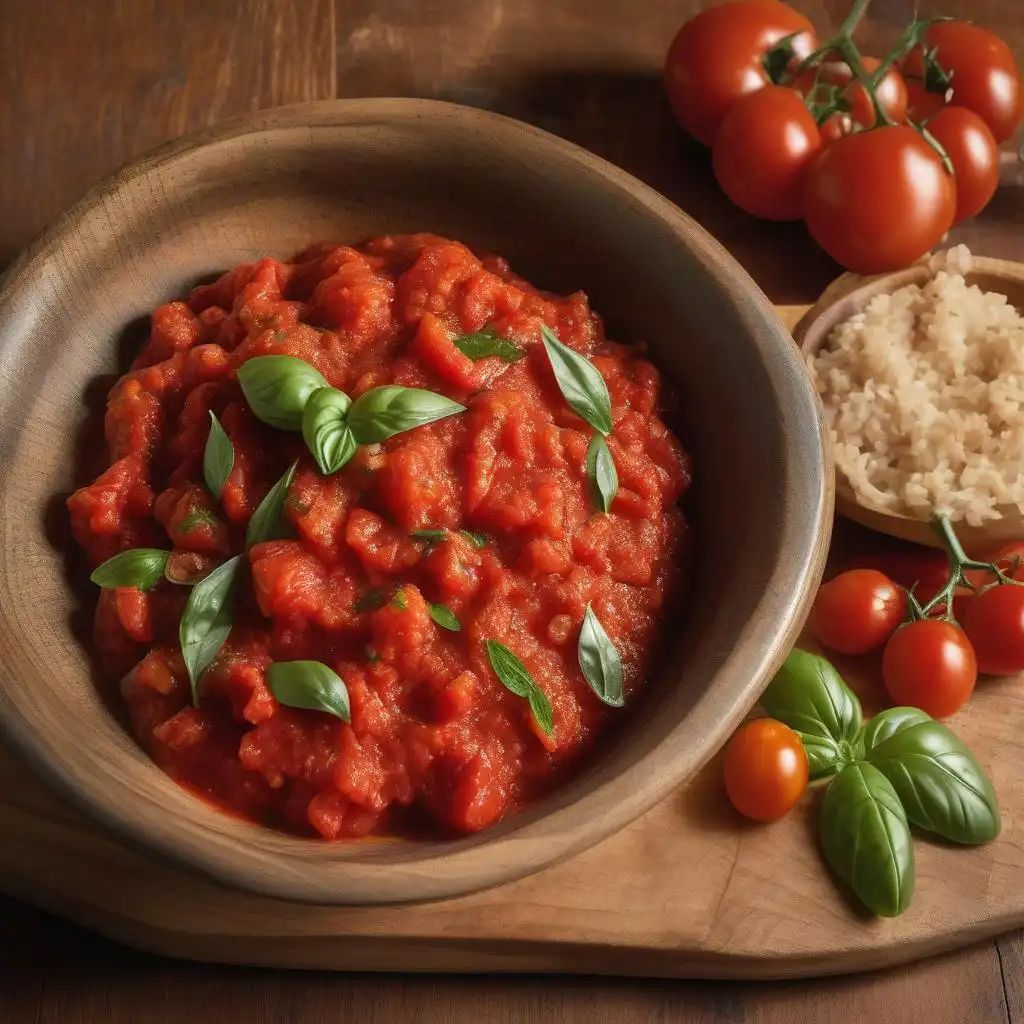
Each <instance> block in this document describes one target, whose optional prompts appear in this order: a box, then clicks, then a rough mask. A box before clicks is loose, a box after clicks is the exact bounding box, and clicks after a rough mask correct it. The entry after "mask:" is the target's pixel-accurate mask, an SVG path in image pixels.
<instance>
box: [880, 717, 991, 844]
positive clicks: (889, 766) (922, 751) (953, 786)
mask: <svg viewBox="0 0 1024 1024" xmlns="http://www.w3.org/2000/svg"><path fill="white" fill-rule="evenodd" d="M864 744H865V747H866V748H867V753H866V755H865V756H866V757H867V760H868V761H869V762H870V763H871V764H873V765H874V766H875V767H876V768H877V769H878V770H879V771H880V772H881V773H882V774H883V775H884V776H885V777H886V778H887V779H888V780H889V782H890V783H892V786H893V788H894V789H895V790H896V792H897V793H898V794H899V798H900V802H901V803H902V804H903V808H904V810H905V811H906V812H907V817H908V818H909V819H910V821H911V822H912V823H913V824H915V825H917V827H918V828H923V829H925V830H926V831H928V832H934V833H935V834H936V835H939V836H942V837H943V838H944V839H949V840H951V841H952V842H954V843H968V844H972V845H973V844H977V843H987V842H990V841H991V840H993V839H995V838H996V836H998V835H999V830H1000V827H1001V824H1000V820H999V802H998V799H997V798H996V791H995V789H994V788H993V786H992V782H991V781H990V780H989V778H988V776H987V775H986V774H985V772H984V771H983V770H982V768H981V765H979V764H978V762H977V760H976V759H975V757H974V755H973V754H972V753H971V752H970V750H968V749H967V746H966V745H965V744H964V743H963V742H962V741H961V740H959V739H957V737H956V736H954V735H953V733H951V732H950V731H949V729H947V728H946V726H944V725H943V724H942V723H941V722H935V721H933V720H932V719H931V718H929V717H928V716H927V715H926V714H925V713H924V712H923V711H919V710H918V709H917V708H892V709H890V710H889V711H883V712H882V714H880V715H878V716H876V717H875V718H873V719H872V720H871V722H870V723H869V724H868V727H867V729H865V730H864Z"/></svg>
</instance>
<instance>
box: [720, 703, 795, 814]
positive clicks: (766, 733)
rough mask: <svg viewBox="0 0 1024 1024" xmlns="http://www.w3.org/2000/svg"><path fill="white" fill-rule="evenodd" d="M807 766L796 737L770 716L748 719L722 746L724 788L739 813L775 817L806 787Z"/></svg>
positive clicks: (791, 804) (787, 808) (792, 803)
mask: <svg viewBox="0 0 1024 1024" xmlns="http://www.w3.org/2000/svg"><path fill="white" fill-rule="evenodd" d="M809 776H810V768H809V766H808V764H807V753H806V751H805V750H804V745H803V743H801V742H800V737H799V736H797V734H796V733H795V732H793V730H792V729H790V728H789V726H788V725H783V724H782V722H777V721H775V719H773V718H758V719H755V720H754V721H753V722H748V723H747V724H746V725H745V726H743V728H742V729H740V731H739V732H737V733H736V735H735V736H733V738H732V739H731V740H730V741H729V745H728V746H727V747H726V748H725V791H726V792H727V793H728V794H729V799H730V800H731V801H732V805H733V806H734V807H735V808H736V810H737V811H739V812H740V814H743V815H745V816H746V817H748V818H753V819H754V820H755V821H775V820H776V819H778V818H781V817H782V816H783V815H784V814H786V813H787V812H788V811H789V810H790V809H791V808H792V807H793V805H794V804H795V803H796V802H797V801H798V800H799V799H800V797H801V796H803V794H804V791H805V790H806V789H807V780H808V778H809Z"/></svg>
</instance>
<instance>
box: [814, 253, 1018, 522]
mask: <svg viewBox="0 0 1024 1024" xmlns="http://www.w3.org/2000/svg"><path fill="white" fill-rule="evenodd" d="M930 266H931V269H932V271H933V274H934V276H933V277H932V279H931V280H930V281H929V282H928V283H927V284H925V285H924V286H919V285H910V286H907V287H905V288H900V289H898V290H896V291H895V292H892V293H891V294H886V295H878V296H876V297H875V298H874V299H872V300H871V302H870V303H868V305H867V307H866V308H865V309H864V311H863V312H860V313H857V314H855V315H854V316H852V317H851V318H850V319H849V320H847V321H845V322H844V323H842V324H839V325H838V326H837V327H836V328H835V329H834V330H833V331H832V332H831V334H830V335H829V337H828V340H827V342H826V344H825V345H824V346H823V348H822V350H821V351H820V352H819V354H818V355H817V356H814V357H812V358H811V359H810V360H809V366H810V371H811V377H812V379H813V380H814V384H815V387H816V388H817V390H818V394H819V395H820V396H821V400H822V403H823V405H824V407H825V421H826V423H827V424H828V427H829V429H830V430H831V434H832V441H833V444H834V446H835V456H836V464H837V466H838V468H839V470H840V471H841V472H842V473H843V474H844V475H845V476H846V479H847V480H848V481H849V482H850V485H851V486H852V488H853V489H854V491H855V492H856V493H857V495H858V496H859V497H860V498H861V500H863V501H864V502H866V503H867V504H870V505H874V506H876V507H878V508H883V509H888V510H891V511H894V512H902V513H904V514H907V515H912V516H915V517H918V518H921V519H927V518H928V517H929V516H930V515H931V514H932V512H933V511H941V512H945V513H947V514H948V515H949V517H950V518H951V519H953V520H962V521H966V522H967V523H968V524H969V525H971V526H978V525H980V524H981V523H983V522H985V521H987V520H992V519H1000V518H1002V514H1003V513H1002V511H1001V508H1000V507H1002V508H1003V509H1004V510H1005V509H1008V508H1009V507H1010V506H1016V507H1017V508H1018V509H1019V510H1020V511H1021V512H1022V513H1024V417H1022V415H1021V413H1022V405H1024V317H1022V316H1021V315H1020V314H1019V313H1018V312H1017V311H1016V310H1015V309H1014V307H1013V306H1011V305H1010V304H1009V302H1008V301H1007V299H1006V296H1004V295H999V294H997V293H994V292H984V291H982V290H981V289H980V288H978V287H977V286H975V285H968V284H967V282H966V281H965V280H964V274H965V273H968V272H969V271H970V267H971V257H970V253H969V252H968V250H967V249H966V247H964V246H959V247H957V248H956V249H952V250H950V252H948V253H943V254H940V256H939V257H935V258H933V259H932V261H931V263H930Z"/></svg>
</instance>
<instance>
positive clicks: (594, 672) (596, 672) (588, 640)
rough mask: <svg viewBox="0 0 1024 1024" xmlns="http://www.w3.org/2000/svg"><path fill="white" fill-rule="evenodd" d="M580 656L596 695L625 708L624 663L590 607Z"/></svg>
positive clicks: (579, 649)
mask: <svg viewBox="0 0 1024 1024" xmlns="http://www.w3.org/2000/svg"><path fill="white" fill-rule="evenodd" d="M597 436H600V435H597ZM578 656H579V661H580V668H581V669H583V675H584V678H585V679H586V680H587V682H588V683H590V688H591V689H592V690H593V691H594V693H596V694H597V696H598V697H599V698H600V700H601V701H603V702H604V703H605V704H607V705H609V706H610V707H613V708H621V707H622V705H623V704H624V703H625V702H626V699H625V697H624V696H623V693H622V660H621V659H620V658H619V652H618V651H617V650H616V649H615V645H614V644H613V643H612V641H611V638H610V637H609V636H608V634H607V633H606V632H605V630H604V626H602V625H601V622H600V620H599V619H598V617H597V616H596V615H595V614H594V609H593V608H591V607H590V605H589V604H588V605H587V610H586V612H584V614H583V627H582V628H581V629H580V641H579V645H578Z"/></svg>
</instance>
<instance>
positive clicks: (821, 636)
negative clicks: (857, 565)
mask: <svg viewBox="0 0 1024 1024" xmlns="http://www.w3.org/2000/svg"><path fill="white" fill-rule="evenodd" d="M906 613H907V596H906V594H905V593H904V592H903V591H902V590H901V589H900V588H899V587H898V586H896V584H895V583H893V581H892V580H890V579H889V578H888V577H886V576H883V575H882V573H880V572H878V571H877V570H875V569H851V570H850V571H849V572H844V573H840V574H839V575H838V576H836V577H835V578H834V579H831V580H829V581H828V583H825V584H822V586H821V588H820V589H819V590H818V595H817V597H816V598H815V599H814V607H813V608H812V609H811V615H810V618H809V619H808V622H807V625H808V628H809V629H810V631H811V633H812V634H813V635H814V636H815V638H816V639H817V640H818V642H819V643H820V644H821V645H822V646H823V647H827V648H828V649H829V650H832V651H838V652H839V653H840V654H867V653H868V652H869V651H874V650H876V649H877V648H879V647H881V646H882V644H884V643H885V641H886V640H888V639H889V637H890V636H892V634H893V631H894V630H895V629H896V627H897V626H899V624H900V623H901V622H902V621H903V618H904V616H905V615H906Z"/></svg>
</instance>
